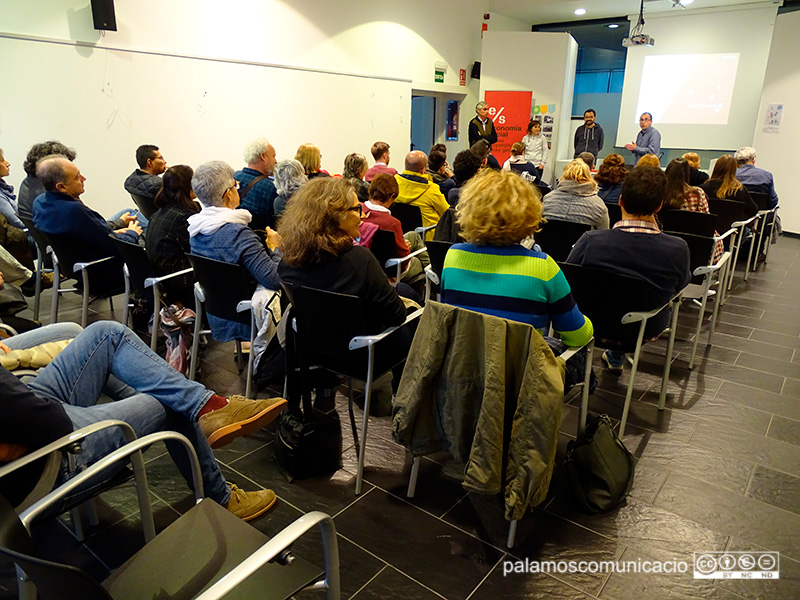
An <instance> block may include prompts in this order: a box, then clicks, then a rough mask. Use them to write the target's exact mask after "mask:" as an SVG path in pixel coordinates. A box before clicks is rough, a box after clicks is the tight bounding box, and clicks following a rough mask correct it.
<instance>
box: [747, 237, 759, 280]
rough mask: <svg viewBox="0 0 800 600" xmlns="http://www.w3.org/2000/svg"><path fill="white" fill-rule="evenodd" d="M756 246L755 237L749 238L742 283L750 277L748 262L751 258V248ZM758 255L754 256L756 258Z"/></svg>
mask: <svg viewBox="0 0 800 600" xmlns="http://www.w3.org/2000/svg"><path fill="white" fill-rule="evenodd" d="M755 245H756V236H755V235H751V236H750V248H749V249H748V250H747V260H746V261H745V263H744V281H747V278H748V277H749V276H750V260H751V259H752V258H753V246H755ZM757 257H758V255H756V258H757Z"/></svg>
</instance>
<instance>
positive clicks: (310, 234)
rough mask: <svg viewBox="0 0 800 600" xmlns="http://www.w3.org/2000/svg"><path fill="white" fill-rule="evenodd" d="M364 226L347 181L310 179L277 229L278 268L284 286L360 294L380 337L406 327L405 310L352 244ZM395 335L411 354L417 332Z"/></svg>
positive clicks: (367, 255) (398, 347) (399, 347)
mask: <svg viewBox="0 0 800 600" xmlns="http://www.w3.org/2000/svg"><path fill="white" fill-rule="evenodd" d="M420 154H422V156H423V157H424V156H425V153H424V152H420ZM431 185H433V184H431ZM360 224H361V204H360V203H359V202H358V198H357V197H356V193H355V191H353V188H352V187H351V186H350V185H349V184H348V183H347V182H346V181H342V180H341V179H338V178H326V179H319V180H317V181H309V182H308V184H306V185H304V186H303V188H302V189H301V190H300V191H299V192H297V194H295V196H294V198H292V201H291V203H289V205H288V206H287V207H286V212H285V213H284V215H283V218H281V222H280V223H279V225H278V232H279V233H280V235H281V237H282V240H283V242H282V243H283V260H282V261H281V263H280V265H279V267H278V269H279V272H280V277H281V280H283V281H284V282H285V283H289V284H296V285H303V286H308V287H313V288H317V289H322V290H327V291H330V292H337V293H340V294H350V295H353V296H358V297H359V298H360V299H361V301H362V305H363V310H364V316H365V318H366V322H367V333H368V334H376V333H380V332H382V331H384V330H386V329H387V328H389V327H392V326H394V325H400V324H402V323H403V321H404V320H405V318H406V307H405V304H404V303H403V300H402V299H401V298H400V296H398V293H397V291H396V290H395V288H394V287H392V286H391V284H390V283H389V280H388V279H387V278H386V274H385V273H384V272H383V269H382V268H381V265H380V264H379V263H378V261H377V259H376V258H375V257H374V256H373V255H372V252H370V251H369V250H367V249H366V248H362V247H361V246H356V245H354V244H353V241H354V240H355V239H356V238H358V237H359V235H360V234H359V225H360ZM400 285H402V284H400ZM320 334H321V335H324V334H322V332H320ZM395 335H396V336H397V341H396V343H395V344H394V346H393V347H394V350H395V351H396V352H398V353H399V354H400V355H406V354H408V348H409V347H410V345H411V340H412V338H413V331H411V329H410V328H406V327H404V328H402V329H400V330H399V331H398V332H397V333H396V334H395ZM391 346H392V345H391V344H390V345H389V347H391ZM401 372H402V367H401V368H400V370H399V371H396V372H395V381H393V382H392V385H393V387H394V389H396V384H397V383H399V373H401Z"/></svg>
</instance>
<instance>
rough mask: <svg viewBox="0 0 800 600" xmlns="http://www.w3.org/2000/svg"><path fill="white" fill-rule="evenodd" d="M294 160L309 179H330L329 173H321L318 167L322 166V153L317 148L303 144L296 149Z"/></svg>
mask: <svg viewBox="0 0 800 600" xmlns="http://www.w3.org/2000/svg"><path fill="white" fill-rule="evenodd" d="M294 159H295V160H296V161H299V162H300V164H301V165H303V168H304V169H305V171H306V176H308V178H309V179H314V178H315V177H330V173H328V172H327V171H323V170H322V169H321V168H320V166H321V164H322V152H321V151H320V149H319V147H317V146H315V145H314V144H303V145H302V146H300V147H299V148H298V149H297V154H295V155H294Z"/></svg>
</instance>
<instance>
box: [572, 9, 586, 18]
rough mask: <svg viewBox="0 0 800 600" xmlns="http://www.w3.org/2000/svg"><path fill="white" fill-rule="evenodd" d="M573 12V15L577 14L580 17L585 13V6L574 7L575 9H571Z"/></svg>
mask: <svg viewBox="0 0 800 600" xmlns="http://www.w3.org/2000/svg"><path fill="white" fill-rule="evenodd" d="M573 14H575V15H577V16H579V17H582V16H583V15H585V14H586V9H585V8H576V9H575V10H574V11H573Z"/></svg>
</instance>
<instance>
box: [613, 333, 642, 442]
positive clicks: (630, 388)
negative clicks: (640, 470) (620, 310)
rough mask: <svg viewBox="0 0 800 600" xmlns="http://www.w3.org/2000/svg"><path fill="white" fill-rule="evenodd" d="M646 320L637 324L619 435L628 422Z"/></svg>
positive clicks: (623, 433)
mask: <svg viewBox="0 0 800 600" xmlns="http://www.w3.org/2000/svg"><path fill="white" fill-rule="evenodd" d="M646 324H647V320H644V321H642V324H641V325H640V326H639V339H638V340H637V341H636V351H635V352H634V353H633V364H632V365H631V380H630V381H629V382H628V391H627V392H626V393H625V404H624V406H623V407H622V418H621V419H620V421H619V437H620V439H622V436H623V435H625V425H626V424H627V423H628V410H629V409H630V407H631V398H632V397H633V384H634V382H635V380H636V369H638V368H639V357H640V356H641V354H642V340H643V339H644V326H645V325H646Z"/></svg>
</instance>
